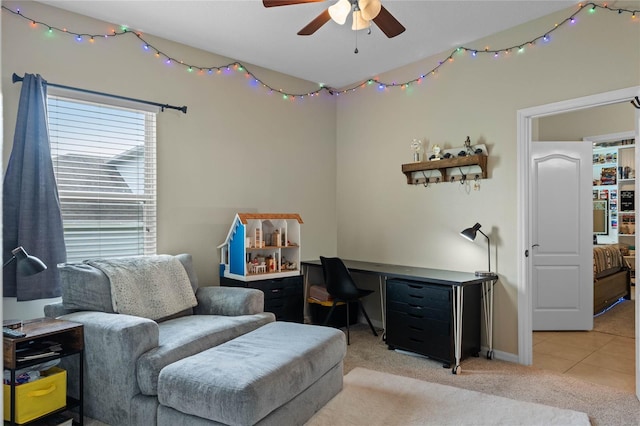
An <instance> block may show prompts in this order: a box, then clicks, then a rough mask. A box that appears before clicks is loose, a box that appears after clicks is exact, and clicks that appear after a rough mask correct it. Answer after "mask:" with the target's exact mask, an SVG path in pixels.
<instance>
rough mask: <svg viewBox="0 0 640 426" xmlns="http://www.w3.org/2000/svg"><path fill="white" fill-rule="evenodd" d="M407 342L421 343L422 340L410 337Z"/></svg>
mask: <svg viewBox="0 0 640 426" xmlns="http://www.w3.org/2000/svg"><path fill="white" fill-rule="evenodd" d="M409 340H411V341H412V342H417V343H422V340H420V339H414V338H413V337H410V338H409Z"/></svg>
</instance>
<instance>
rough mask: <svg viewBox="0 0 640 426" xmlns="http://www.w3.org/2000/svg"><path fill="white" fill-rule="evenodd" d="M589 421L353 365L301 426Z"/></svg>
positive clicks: (562, 411) (574, 413) (566, 423)
mask: <svg viewBox="0 0 640 426" xmlns="http://www.w3.org/2000/svg"><path fill="white" fill-rule="evenodd" d="M334 425H341V426H355V425H366V426H378V425H380V426H382V425H405V426H410V425H420V426H422V425H563V426H569V425H590V422H589V417H588V416H587V414H585V413H581V412H579V411H573V410H566V409H562V408H556V407H550V406H548V405H542V404H535V403H531V402H524V401H516V400H513V399H509V398H503V397H499V396H493V395H489V394H486V393H481V392H475V391H470V390H466V389H459V388H455V387H453V386H446V385H440V384H437V383H430V382H425V381H422V380H417V379H412V378H409V377H403V376H396V375H393V374H387V373H382V372H379V371H373V370H368V369H366V368H360V367H357V368H354V369H353V370H351V371H350V372H349V373H348V374H347V375H346V376H345V377H344V389H343V390H342V392H340V393H339V394H338V395H337V396H336V397H334V398H333V399H332V400H331V401H329V403H328V404H327V405H325V406H324V407H323V408H322V409H321V410H320V411H318V412H317V413H316V414H315V415H314V416H313V417H312V418H311V419H310V420H309V422H307V423H306V426H334Z"/></svg>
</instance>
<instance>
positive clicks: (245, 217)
mask: <svg viewBox="0 0 640 426" xmlns="http://www.w3.org/2000/svg"><path fill="white" fill-rule="evenodd" d="M252 219H258V220H274V219H295V220H297V221H298V223H303V222H302V218H301V217H300V215H299V214H298V213H236V217H235V218H234V219H233V223H232V224H231V228H230V229H229V233H228V234H227V238H226V239H225V240H224V242H223V243H222V244H220V245H219V246H218V248H222V247H224V246H226V245H227V244H229V241H230V240H231V237H232V236H233V234H234V233H235V230H236V226H237V222H238V221H240V223H242V224H243V225H246V224H247V221H249V220H252Z"/></svg>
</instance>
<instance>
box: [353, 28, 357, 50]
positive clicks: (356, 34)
mask: <svg viewBox="0 0 640 426" xmlns="http://www.w3.org/2000/svg"><path fill="white" fill-rule="evenodd" d="M354 33H356V50H354V51H353V53H356V54H357V53H358V31H357V30H356V31H354Z"/></svg>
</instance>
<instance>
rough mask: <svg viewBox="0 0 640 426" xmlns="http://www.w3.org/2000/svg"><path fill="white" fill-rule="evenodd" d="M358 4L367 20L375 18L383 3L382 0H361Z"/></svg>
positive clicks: (363, 17)
mask: <svg viewBox="0 0 640 426" xmlns="http://www.w3.org/2000/svg"><path fill="white" fill-rule="evenodd" d="M358 6H359V7H360V10H361V11H362V19H364V20H365V21H371V20H373V19H374V18H375V17H376V16H378V14H379V13H380V10H381V9H382V3H380V0H359V1H358Z"/></svg>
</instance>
